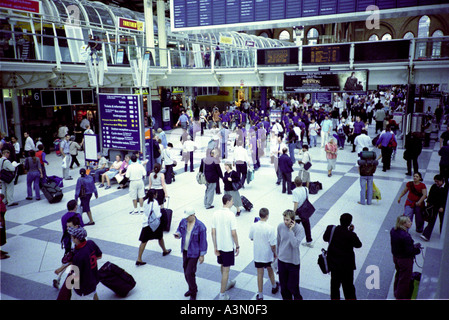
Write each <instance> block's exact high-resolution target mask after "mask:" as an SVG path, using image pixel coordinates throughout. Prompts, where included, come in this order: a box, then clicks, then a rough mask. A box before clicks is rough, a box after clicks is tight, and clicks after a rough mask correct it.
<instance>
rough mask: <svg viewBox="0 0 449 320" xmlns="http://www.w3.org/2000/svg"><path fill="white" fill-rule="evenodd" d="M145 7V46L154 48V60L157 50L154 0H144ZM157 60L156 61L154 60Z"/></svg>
mask: <svg viewBox="0 0 449 320" xmlns="http://www.w3.org/2000/svg"><path fill="white" fill-rule="evenodd" d="M143 9H144V14H145V47H147V48H152V49H151V54H152V56H153V60H154V59H155V58H156V52H155V50H154V49H153V48H154V20H153V1H152V0H144V1H143ZM153 62H155V61H153Z"/></svg>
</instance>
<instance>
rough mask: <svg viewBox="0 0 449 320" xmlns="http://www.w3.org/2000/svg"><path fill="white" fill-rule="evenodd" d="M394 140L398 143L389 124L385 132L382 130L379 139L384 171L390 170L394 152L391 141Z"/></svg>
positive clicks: (378, 144)
mask: <svg viewBox="0 0 449 320" xmlns="http://www.w3.org/2000/svg"><path fill="white" fill-rule="evenodd" d="M392 141H394V142H396V144H397V141H396V137H395V135H394V134H393V133H392V132H391V125H390V124H387V126H386V128H385V132H382V133H381V134H380V137H379V139H378V140H377V147H378V148H379V149H380V150H381V153H382V163H383V167H382V171H383V172H386V171H387V170H390V164H391V155H392V154H393V147H392V146H391V143H390V142H392Z"/></svg>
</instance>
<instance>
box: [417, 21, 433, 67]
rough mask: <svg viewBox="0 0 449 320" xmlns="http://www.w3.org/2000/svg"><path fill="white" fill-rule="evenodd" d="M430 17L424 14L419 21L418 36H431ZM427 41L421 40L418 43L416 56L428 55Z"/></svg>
mask: <svg viewBox="0 0 449 320" xmlns="http://www.w3.org/2000/svg"><path fill="white" fill-rule="evenodd" d="M429 27H430V18H429V17H428V16H422V17H421V18H420V19H419V23H418V38H427V37H428V36H429ZM426 48H427V41H425V40H421V41H419V40H418V42H417V43H416V58H420V57H425V56H426Z"/></svg>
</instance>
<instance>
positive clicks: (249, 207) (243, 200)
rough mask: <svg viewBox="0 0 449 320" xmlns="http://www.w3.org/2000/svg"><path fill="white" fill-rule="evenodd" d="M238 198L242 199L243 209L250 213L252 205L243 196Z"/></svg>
mask: <svg viewBox="0 0 449 320" xmlns="http://www.w3.org/2000/svg"><path fill="white" fill-rule="evenodd" d="M240 198H242V204H243V208H245V210H246V211H251V209H252V208H253V204H252V203H251V201H249V200H248V198H247V197H245V196H240Z"/></svg>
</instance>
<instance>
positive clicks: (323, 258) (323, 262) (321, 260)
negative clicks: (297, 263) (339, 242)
mask: <svg viewBox="0 0 449 320" xmlns="http://www.w3.org/2000/svg"><path fill="white" fill-rule="evenodd" d="M335 228H336V226H334V227H333V228H332V232H331V237H330V239H329V246H330V244H331V241H332V237H333V236H334V231H335ZM329 246H328V247H327V248H328V250H329ZM318 265H319V266H320V269H321V271H322V272H323V273H324V274H328V273H329V272H330V270H329V264H328V263H327V250H325V249H324V248H321V253H320V255H319V256H318Z"/></svg>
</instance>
